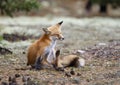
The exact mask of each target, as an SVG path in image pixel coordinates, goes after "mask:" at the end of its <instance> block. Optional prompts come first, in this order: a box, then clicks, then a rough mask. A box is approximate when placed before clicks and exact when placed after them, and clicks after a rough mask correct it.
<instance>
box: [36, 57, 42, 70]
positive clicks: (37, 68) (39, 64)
mask: <svg viewBox="0 0 120 85" xmlns="http://www.w3.org/2000/svg"><path fill="white" fill-rule="evenodd" d="M41 61H42V58H41V57H38V58H37V59H36V62H35V69H36V70H41V69H42V64H41Z"/></svg>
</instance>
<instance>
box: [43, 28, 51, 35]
mask: <svg viewBox="0 0 120 85" xmlns="http://www.w3.org/2000/svg"><path fill="white" fill-rule="evenodd" d="M42 30H43V31H44V32H45V34H47V35H49V34H51V32H50V31H49V30H48V29H47V28H42Z"/></svg>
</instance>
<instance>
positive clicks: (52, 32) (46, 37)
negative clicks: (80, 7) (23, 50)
mask: <svg viewBox="0 0 120 85" xmlns="http://www.w3.org/2000/svg"><path fill="white" fill-rule="evenodd" d="M61 24H62V22H60V23H58V24H56V25H53V26H51V27H49V28H47V29H43V30H44V31H45V34H43V35H42V36H41V37H40V38H39V39H38V40H37V41H35V42H34V43H33V44H32V45H31V46H30V47H29V49H28V55H27V65H31V66H32V65H34V64H35V62H36V59H37V57H41V55H42V54H44V53H45V49H46V48H47V47H49V46H50V45H51V42H52V40H51V36H55V37H57V38H59V39H63V38H64V37H63V35H62V34H61V28H60V25H61ZM43 57H44V56H43ZM43 60H44V61H45V62H47V60H46V59H45V58H43ZM44 61H42V62H44Z"/></svg>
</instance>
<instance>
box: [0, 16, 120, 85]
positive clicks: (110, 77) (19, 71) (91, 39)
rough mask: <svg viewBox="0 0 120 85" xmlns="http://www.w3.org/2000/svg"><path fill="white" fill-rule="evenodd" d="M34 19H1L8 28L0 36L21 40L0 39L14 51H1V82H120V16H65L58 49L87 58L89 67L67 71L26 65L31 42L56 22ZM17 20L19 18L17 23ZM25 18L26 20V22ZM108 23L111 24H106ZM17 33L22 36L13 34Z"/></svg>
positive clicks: (82, 84)
mask: <svg viewBox="0 0 120 85" xmlns="http://www.w3.org/2000/svg"><path fill="white" fill-rule="evenodd" d="M30 19H31V18H28V19H26V18H25V20H24V18H22V20H20V19H19V18H14V19H9V20H6V18H4V19H2V21H0V23H1V24H2V26H3V27H5V28H4V29H1V30H2V31H1V32H0V35H2V36H3V34H4V33H7V34H8V35H7V37H10V38H11V40H12V39H13V37H15V38H16V40H17V41H16V40H12V42H9V41H7V39H6V40H1V41H0V46H1V47H3V48H5V49H10V51H11V52H13V53H12V54H4V55H3V54H0V84H1V85H8V84H12V85H120V34H119V33H120V25H119V24H118V22H119V21H120V20H119V19H111V18H106V19H103V18H90V19H87V18H86V19H69V18H66V19H64V18H62V19H63V20H64V21H65V24H63V27H62V30H63V34H64V36H65V40H64V41H58V45H57V49H60V48H61V50H62V53H61V55H68V54H72V53H74V54H79V56H80V57H83V58H85V60H86V65H85V67H81V68H74V67H69V68H66V69H65V71H56V70H55V69H54V68H48V69H43V70H40V71H36V70H34V69H30V68H29V67H27V66H26V61H27V60H26V54H27V48H28V46H29V45H30V43H32V42H33V41H34V40H36V36H38V35H39V36H40V35H41V33H42V30H41V28H42V27H47V26H48V25H50V24H51V23H53V22H56V19H53V20H52V21H53V22H50V21H51V20H47V19H46V18H45V19H42V21H41V19H40V20H39V23H38V22H37V21H38V19H36V18H33V19H32V20H31V21H30ZM14 20H15V21H18V23H17V25H16V24H15V23H16V22H14ZM23 20H24V21H26V22H24V23H23V22H22V21H23ZM7 21H9V22H11V23H8V22H7ZM35 22H36V23H35ZM45 22H46V23H45ZM83 22H84V23H83ZM108 22H109V23H110V25H108V24H106V23H108ZM18 24H19V25H18ZM31 24H32V25H31ZM18 29H19V30H18ZM23 29H24V30H23ZM7 30H10V31H7ZM29 30H30V31H29ZM31 31H32V32H31ZM16 32H17V33H18V35H17V34H16V35H13V34H14V33H16ZM24 33H26V34H25V35H24ZM19 35H20V36H19ZM28 35H31V36H33V37H31V36H30V37H29V36H28ZM26 37H27V38H26ZM10 38H8V39H10ZM23 38H25V40H24V41H23ZM0 52H2V51H0Z"/></svg>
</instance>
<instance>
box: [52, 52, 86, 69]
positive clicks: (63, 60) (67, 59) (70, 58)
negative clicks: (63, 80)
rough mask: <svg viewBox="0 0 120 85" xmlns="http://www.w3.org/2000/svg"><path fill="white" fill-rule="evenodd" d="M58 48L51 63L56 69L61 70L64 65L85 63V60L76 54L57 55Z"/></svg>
mask: <svg viewBox="0 0 120 85" xmlns="http://www.w3.org/2000/svg"><path fill="white" fill-rule="evenodd" d="M59 55H60V50H57V51H56V60H55V61H54V63H53V66H54V67H55V69H56V70H63V69H64V68H65V67H70V66H73V67H78V68H79V67H83V66H84V65H85V60H84V59H83V58H80V57H79V56H77V55H67V56H63V57H61V56H59Z"/></svg>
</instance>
